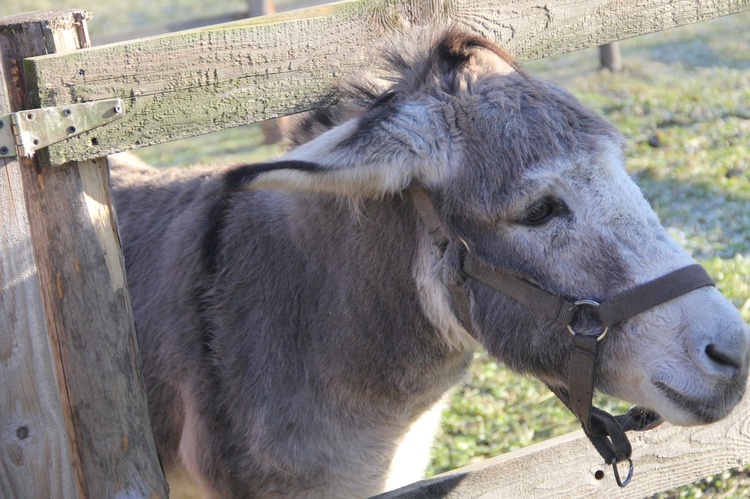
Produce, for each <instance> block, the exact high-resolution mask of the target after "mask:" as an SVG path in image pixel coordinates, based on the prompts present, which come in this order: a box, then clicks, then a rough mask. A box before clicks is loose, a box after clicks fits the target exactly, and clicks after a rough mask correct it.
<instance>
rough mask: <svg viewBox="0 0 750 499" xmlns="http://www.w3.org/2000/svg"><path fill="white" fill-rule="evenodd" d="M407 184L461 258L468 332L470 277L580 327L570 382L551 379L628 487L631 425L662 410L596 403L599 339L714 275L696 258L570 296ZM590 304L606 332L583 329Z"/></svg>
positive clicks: (455, 296) (460, 302)
mask: <svg viewBox="0 0 750 499" xmlns="http://www.w3.org/2000/svg"><path fill="white" fill-rule="evenodd" d="M408 192H409V194H410V195H411V197H412V202H413V204H414V207H415V209H416V211H417V213H418V214H419V218H420V219H421V220H422V223H423V224H424V226H425V227H426V229H427V232H428V233H429V235H430V238H431V239H432V242H433V244H434V246H435V247H436V250H437V256H438V258H440V259H442V260H443V261H448V260H454V259H455V258H457V259H458V262H457V265H458V269H457V272H453V273H452V275H455V279H453V280H451V281H450V282H447V283H445V285H446V287H447V289H448V292H449V294H450V297H451V301H452V302H453V309H454V313H455V315H456V317H457V318H458V320H459V321H460V322H461V325H462V326H463V327H464V329H466V331H467V332H468V333H469V334H471V335H472V336H473V337H474V338H475V339H478V338H477V335H476V331H475V329H476V328H475V327H474V320H473V316H472V313H471V311H472V297H471V291H470V290H469V288H468V286H467V285H466V282H465V281H466V279H468V278H471V279H475V280H477V281H479V282H481V283H483V284H484V285H486V286H489V287H491V288H492V289H494V290H496V291H498V292H500V293H503V294H504V295H507V296H509V297H511V298H513V299H514V300H515V301H517V302H519V303H521V304H522V305H524V306H525V307H527V308H528V309H530V310H533V311H535V312H536V313H538V314H540V315H542V316H544V317H546V318H548V319H550V320H551V321H554V322H557V323H559V324H562V325H563V326H565V327H566V328H567V329H568V331H569V332H570V333H571V334H572V335H573V341H572V348H571V353H570V361H569V366H570V367H569V370H568V389H567V390H565V389H563V388H559V387H553V386H549V385H548V386H549V388H550V389H551V390H552V392H553V393H554V394H555V395H557V397H558V398H559V399H560V400H561V401H562V402H563V403H564V404H565V405H566V406H567V407H568V409H570V411H571V412H573V414H575V416H576V417H577V418H578V420H579V421H580V422H581V425H582V426H583V429H584V431H585V433H586V435H587V436H588V437H589V439H590V440H591V442H592V444H593V445H594V447H595V448H596V450H597V451H598V452H599V454H600V455H601V456H602V457H603V458H604V460H605V462H606V463H607V464H612V465H613V469H614V474H615V479H616V481H617V484H618V485H620V486H621V487H624V486H625V485H627V484H628V482H629V481H630V478H631V477H632V472H633V463H632V461H631V460H630V456H631V453H632V448H631V445H630V442H629V441H628V438H627V436H626V435H625V431H630V430H644V429H649V428H652V427H654V426H656V425H658V424H659V423H660V418H659V416H658V415H657V414H655V413H653V412H651V411H648V410H647V409H643V408H639V407H635V408H633V409H631V410H630V411H629V412H628V413H627V414H624V415H621V416H612V415H610V414H609V413H607V412H605V411H602V410H601V409H598V408H596V407H593V404H592V400H593V393H594V380H595V365H596V358H597V355H598V345H599V342H600V340H602V339H603V338H604V337H605V335H606V334H607V331H608V330H609V328H610V327H612V326H614V325H616V324H618V323H620V322H622V321H624V320H626V319H629V318H631V317H633V316H636V315H638V314H640V313H642V312H645V311H647V310H649V309H651V308H654V307H656V306H658V305H661V304H663V303H665V302H667V301H670V300H673V299H675V298H678V297H680V296H682V295H684V294H687V293H690V292H691V291H694V290H696V289H699V288H702V287H705V286H713V285H714V283H713V280H712V279H711V277H710V276H709V275H708V273H707V272H706V271H705V269H704V268H703V267H702V266H700V265H697V264H695V265H689V266H687V267H683V268H680V269H678V270H675V271H673V272H670V273H668V274H666V275H664V276H661V277H659V278H656V279H654V280H652V281H649V282H646V283H643V284H640V285H637V286H635V287H633V288H630V289H628V290H626V291H624V292H622V293H620V294H618V295H615V296H614V297H612V298H609V299H607V300H606V301H604V302H602V303H597V302H596V301H593V300H587V299H584V300H578V301H574V302H571V301H569V300H566V299H565V298H562V297H560V296H557V295H554V294H552V293H549V292H547V291H545V290H543V289H541V288H539V287H537V286H535V285H534V284H532V283H531V282H529V281H528V280H525V279H522V278H519V277H516V276H514V275H512V274H511V273H509V272H508V271H506V270H503V269H501V268H497V267H494V266H492V265H489V264H488V263H487V262H485V261H484V260H482V259H481V258H479V257H477V256H476V255H475V254H474V253H473V252H471V250H470V247H469V245H468V244H467V243H466V242H465V241H464V240H462V239H458V242H457V241H456V239H454V238H453V237H451V234H450V231H449V230H448V228H447V227H446V225H445V224H444V222H443V220H442V219H441V218H440V216H439V214H438V212H437V210H436V208H435V205H434V204H433V201H432V198H431V197H430V195H429V194H428V193H427V192H426V191H425V190H424V189H422V188H420V187H417V186H415V185H412V186H410V187H409V188H408ZM454 253H457V254H454ZM446 255H451V258H446ZM584 309H585V310H586V311H587V312H588V313H589V314H590V315H591V316H593V317H594V318H596V320H597V322H598V325H599V326H600V327H601V330H600V332H599V334H597V335H593V336H592V335H583V334H577V333H576V331H575V322H576V320H577V318H578V316H579V314H580V313H581V312H582V311H583V310H584ZM625 460H627V461H629V463H630V465H629V470H628V474H627V477H626V478H625V479H624V480H621V479H620V475H619V472H618V468H617V463H618V462H623V461H625Z"/></svg>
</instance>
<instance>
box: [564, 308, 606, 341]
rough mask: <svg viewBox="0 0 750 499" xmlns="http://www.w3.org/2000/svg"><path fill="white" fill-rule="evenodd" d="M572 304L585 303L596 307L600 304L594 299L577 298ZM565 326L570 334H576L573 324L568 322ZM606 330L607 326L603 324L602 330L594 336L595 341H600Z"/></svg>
mask: <svg viewBox="0 0 750 499" xmlns="http://www.w3.org/2000/svg"><path fill="white" fill-rule="evenodd" d="M573 305H575V306H576V307H580V306H583V305H586V306H589V307H593V308H596V307H598V306H599V305H600V304H599V303H598V302H595V301H594V300H578V301H577V302H575V303H574V304H573ZM565 327H566V328H568V332H569V333H570V334H572V335H573V336H575V335H576V332H575V331H574V330H573V326H571V325H570V324H566V325H565ZM608 332H609V326H604V330H603V331H602V332H601V333H600V334H599V336H597V337H596V341H602V340H603V339H604V337H605V336H607V333H608Z"/></svg>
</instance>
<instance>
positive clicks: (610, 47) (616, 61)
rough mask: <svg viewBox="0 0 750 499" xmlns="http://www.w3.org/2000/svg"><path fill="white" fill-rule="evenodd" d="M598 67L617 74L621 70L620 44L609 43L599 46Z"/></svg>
mask: <svg viewBox="0 0 750 499" xmlns="http://www.w3.org/2000/svg"><path fill="white" fill-rule="evenodd" d="M599 66H600V67H601V68H602V69H609V70H610V71H613V72H617V71H620V70H621V69H622V55H621V54H620V42H610V43H607V44H605V45H599Z"/></svg>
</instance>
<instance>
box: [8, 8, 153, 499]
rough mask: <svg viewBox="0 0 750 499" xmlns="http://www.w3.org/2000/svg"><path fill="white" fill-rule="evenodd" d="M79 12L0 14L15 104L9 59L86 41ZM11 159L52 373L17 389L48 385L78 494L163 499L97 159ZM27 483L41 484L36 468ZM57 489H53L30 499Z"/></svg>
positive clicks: (14, 73)
mask: <svg viewBox="0 0 750 499" xmlns="http://www.w3.org/2000/svg"><path fill="white" fill-rule="evenodd" d="M85 18H86V14H85V13H82V12H78V11H53V12H45V13H34V14H32V15H30V16H15V17H12V18H5V19H3V20H2V21H0V47H2V52H3V59H4V60H7V61H10V62H9V65H8V67H7V68H6V67H4V74H6V75H11V78H10V79H9V81H8V82H7V84H8V85H9V86H11V85H12V90H13V99H14V100H15V103H14V104H13V106H12V107H13V108H14V110H15V109H28V108H29V102H28V101H27V100H25V99H24V97H25V94H24V91H23V89H24V83H25V81H24V76H25V75H24V73H23V72H22V71H20V68H19V67H18V66H17V65H15V66H13V64H17V62H18V61H20V60H22V58H23V57H25V56H27V55H35V54H39V53H51V52H58V51H60V52H64V51H69V50H75V49H77V48H78V47H80V46H81V45H84V44H86V42H87V40H86V39H85V36H86V30H85V25H84V23H85ZM6 69H7V72H6ZM18 164H19V170H20V179H21V186H20V188H19V187H18V186H15V189H16V190H14V192H13V194H12V195H13V196H14V198H18V199H23V200H25V205H26V212H27V215H28V227H29V229H30V230H29V235H30V242H29V243H28V244H29V245H30V246H33V254H34V259H35V261H36V264H37V268H38V286H39V291H40V293H41V303H42V304H43V308H44V316H45V317H46V327H47V330H46V333H47V334H46V336H45V337H44V340H46V341H49V344H50V351H51V353H52V355H51V356H52V365H53V366H54V371H55V374H56V378H57V381H58V382H57V385H53V386H49V385H41V386H34V387H31V388H32V389H30V390H29V393H28V396H33V395H35V394H36V392H39V393H44V391H45V390H52V391H54V392H58V393H59V400H60V406H61V408H62V417H63V421H64V428H63V431H62V435H63V436H64V437H63V438H65V439H66V446H67V450H68V452H69V454H70V460H69V463H70V467H71V468H72V472H68V480H69V481H72V482H73V483H74V484H75V492H76V494H77V496H78V497H92V498H94V497H96V498H98V497H118V496H124V497H166V495H167V488H166V482H165V480H164V476H163V474H162V471H161V468H160V466H159V462H158V458H157V456H156V447H155V444H154V441H153V436H152V433H151V427H150V423H149V420H148V412H147V407H146V398H145V393H144V390H143V386H142V382H141V379H140V374H139V370H138V352H137V347H136V339H135V326H134V323H133V318H132V311H131V306H130V298H129V295H128V291H127V287H126V281H125V277H124V265H123V261H122V257H121V252H120V244H119V239H118V236H117V232H116V225H115V220H114V212H113V211H112V209H111V200H110V191H109V176H108V170H107V165H106V159H104V158H102V159H97V160H92V161H85V162H79V163H68V164H66V165H64V167H62V168H58V169H54V170H51V169H47V168H44V167H43V166H41V165H40V164H39V163H38V161H37V160H36V158H34V159H29V158H19V160H18ZM26 237H27V240H28V236H26ZM26 249H28V248H26ZM25 256H26V257H29V258H30V256H29V255H25ZM21 333H23V331H14V334H17V335H18V334H21ZM29 334H30V335H32V336H33V338H32V340H31V341H42V339H41V338H40V337H39V336H40V332H39V331H30V332H29ZM42 334H43V333H42ZM42 365H43V364H42ZM47 365H48V366H49V363H47ZM57 431H60V429H57ZM45 464H46V466H50V463H45ZM13 479H14V480H17V478H16V477H14V478H13ZM23 479H25V477H21V480H23ZM36 480H37V481H39V482H41V483H44V482H45V481H46V476H45V475H44V474H42V475H41V476H38V477H36ZM52 485H54V483H53V482H51V481H50V486H52ZM57 496H58V494H57V492H56V491H52V493H51V494H39V495H33V497H57ZM30 497H31V496H30Z"/></svg>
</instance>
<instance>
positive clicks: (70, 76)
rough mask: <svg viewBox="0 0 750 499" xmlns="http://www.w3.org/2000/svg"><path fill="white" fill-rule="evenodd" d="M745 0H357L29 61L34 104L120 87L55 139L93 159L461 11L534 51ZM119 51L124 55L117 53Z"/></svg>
mask: <svg viewBox="0 0 750 499" xmlns="http://www.w3.org/2000/svg"><path fill="white" fill-rule="evenodd" d="M749 4H750V1H749V0H741V1H737V0H717V1H714V2H710V3H706V2H704V1H702V0H652V1H648V2H643V1H641V0H621V1H618V2H612V1H608V0H581V1H578V2H574V3H571V2H570V1H569V0H549V1H546V2H538V1H525V2H497V1H496V0H465V1H460V2H445V3H441V2H428V1H423V0H404V1H400V2H399V1H393V0H355V1H351V2H339V3H335V4H331V5H323V6H318V7H311V8H308V9H302V10H297V11H292V12H286V13H281V14H275V15H271V16H264V17H260V18H252V19H248V20H245V21H238V22H234V23H228V24H224V25H219V26H211V27H206V28H199V29H195V30H190V31H185V32H178V33H173V34H168V35H163V36H159V37H155V38H148V39H143V40H134V41H132V42H123V43H117V44H113V45H107V46H103V47H95V48H92V49H88V50H83V51H78V52H75V53H71V54H66V55H51V56H43V57H38V58H32V59H29V60H27V61H25V66H24V71H26V72H28V73H29V75H30V78H31V79H33V81H34V82H35V85H36V89H37V96H36V97H37V99H36V104H37V105H39V106H54V105H60V104H69V103H73V102H82V101H92V100H100V99H108V98H113V97H119V98H122V99H123V100H124V101H125V107H126V117H125V118H124V119H122V120H118V121H117V122H116V123H113V124H111V125H107V126H104V127H101V128H98V129H96V130H95V131H92V132H87V133H83V134H81V135H79V136H77V137H75V138H73V139H70V140H67V141H65V142H63V143H60V144H56V145H53V146H51V147H49V149H48V155H45V157H44V158H43V160H44V161H48V162H49V164H60V163H63V162H65V161H69V160H72V159H88V158H95V157H99V156H103V155H106V154H111V153H115V152H120V151H125V150H129V149H133V148H137V147H143V146H148V145H152V144H158V143H162V142H165V141H168V140H175V139H180V138H186V137H190V136H194V135H199V134H203V133H208V132H212V131H216V130H220V129H222V128H227V127H232V126H237V125H243V124H247V123H253V122H257V121H263V120H266V119H269V118H275V117H278V116H283V115H287V114H292V113H296V112H300V111H304V110H307V109H310V108H311V107H313V106H315V105H317V104H320V103H321V102H323V99H324V98H325V95H326V93H327V92H328V90H329V89H330V87H331V85H332V84H333V82H335V81H336V80H337V79H339V78H341V77H342V76H343V75H346V74H349V73H352V72H354V71H356V70H357V69H360V68H361V67H363V66H365V65H366V64H367V61H368V60H369V59H368V57H369V56H370V55H371V52H372V51H373V50H375V48H376V47H377V46H378V44H379V42H380V41H381V40H382V39H383V38H387V36H389V35H390V34H392V33H394V32H395V31H397V30H403V29H406V28H407V27H410V26H414V25H419V24H426V23H435V22H439V23H449V22H454V23H456V24H459V25H462V26H464V27H466V28H469V29H472V30H474V31H477V32H479V33H481V34H483V35H485V36H487V37H489V38H490V39H492V40H495V41H497V42H499V43H501V44H502V45H503V46H505V47H506V48H507V49H509V51H510V52H511V53H513V54H515V55H516V56H517V57H519V58H520V59H536V58H541V57H545V56H549V55H553V54H559V53H563V52H567V51H570V50H574V49H578V48H583V47H590V46H595V45H602V44H605V43H608V42H611V41H615V40H619V39H622V38H627V37H632V36H636V35H642V34H645V33H652V32H655V31H660V30H664V29H668V28H672V27H675V26H680V25H683V24H687V23H692V22H696V21H703V20H707V19H711V18H713V17H718V16H723V15H727V14H731V13H735V12H739V11H741V10H746V9H748V8H750V6H749ZM113 61H118V63H113Z"/></svg>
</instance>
